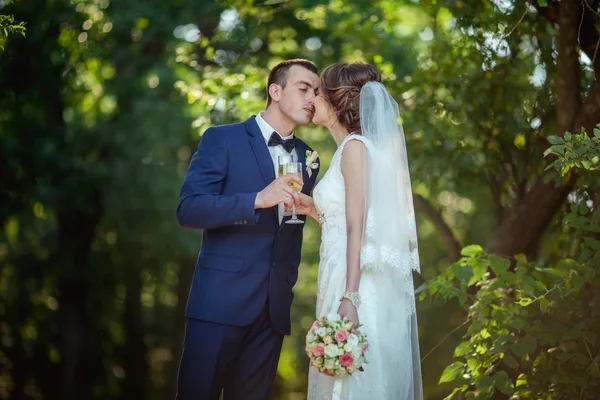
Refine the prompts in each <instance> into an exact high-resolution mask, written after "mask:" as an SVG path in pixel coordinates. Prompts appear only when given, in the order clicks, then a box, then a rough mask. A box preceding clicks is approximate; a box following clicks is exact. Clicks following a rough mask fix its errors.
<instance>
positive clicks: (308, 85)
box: [296, 81, 319, 96]
mask: <svg viewBox="0 0 600 400" xmlns="http://www.w3.org/2000/svg"><path fill="white" fill-rule="evenodd" d="M296 86H297V87H298V88H299V89H300V91H301V92H303V93H306V92H308V90H309V89H312V90H314V92H315V96H318V95H319V87H318V86H313V85H312V84H311V83H310V82H306V81H298V82H296Z"/></svg>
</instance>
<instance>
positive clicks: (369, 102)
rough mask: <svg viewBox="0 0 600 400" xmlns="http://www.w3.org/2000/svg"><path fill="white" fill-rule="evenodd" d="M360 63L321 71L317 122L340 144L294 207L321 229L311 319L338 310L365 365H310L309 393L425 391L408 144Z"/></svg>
mask: <svg viewBox="0 0 600 400" xmlns="http://www.w3.org/2000/svg"><path fill="white" fill-rule="evenodd" d="M380 82H381V74H380V73H379V71H378V70H377V69H376V68H375V67H373V66H371V65H365V64H359V63H356V64H334V65H331V66H329V67H327V68H326V69H325V70H324V71H323V73H322V75H321V89H320V90H321V94H320V95H319V97H318V98H317V99H316V100H315V115H314V118H313V122H314V123H315V124H319V125H323V126H325V127H327V128H328V129H329V131H330V133H331V136H332V137H333V139H334V140H335V142H336V144H337V145H338V148H337V150H336V152H335V154H334V155H333V158H332V160H331V164H330V167H329V170H328V171H327V172H326V173H325V175H324V176H323V178H322V179H321V181H320V182H319V184H318V185H317V186H316V187H315V189H314V191H313V196H314V198H313V199H311V198H310V197H308V196H304V195H303V196H302V197H301V200H300V204H299V207H298V210H299V211H301V212H302V213H304V214H307V215H310V216H312V217H313V218H315V219H316V220H317V221H318V222H319V223H320V225H321V228H322V239H321V240H322V241H321V250H320V263H319V276H318V289H317V310H316V314H317V315H316V316H317V318H321V317H323V316H325V315H327V314H329V313H330V312H337V313H338V314H339V315H340V316H342V317H344V316H345V317H348V318H349V319H350V320H351V321H353V322H355V323H360V324H362V325H363V326H362V328H361V330H362V331H364V332H366V333H367V335H368V341H369V345H370V347H369V351H368V352H367V354H366V356H367V359H368V364H366V365H365V366H364V372H356V373H354V374H353V375H351V376H345V377H335V378H331V377H328V376H325V375H323V374H320V373H319V372H318V371H317V370H316V369H314V368H312V367H311V368H310V373H309V387H308V399H309V400H320V399H323V400H332V399H334V400H337V399H339V400H396V399H398V400H414V399H419V400H420V399H422V398H423V393H422V383H421V368H420V361H419V344H418V337H417V321H416V314H415V298H414V288H413V279H412V271H419V256H418V250H417V235H416V226H415V215H414V206H413V202H412V190H411V186H410V176H409V171H408V163H407V155H406V144H405V141H404V133H403V129H402V125H401V123H400V115H399V111H398V104H397V103H396V102H395V101H394V99H393V98H392V97H391V96H390V95H389V93H388V92H387V90H386V88H385V86H383V85H382V84H381V83H380Z"/></svg>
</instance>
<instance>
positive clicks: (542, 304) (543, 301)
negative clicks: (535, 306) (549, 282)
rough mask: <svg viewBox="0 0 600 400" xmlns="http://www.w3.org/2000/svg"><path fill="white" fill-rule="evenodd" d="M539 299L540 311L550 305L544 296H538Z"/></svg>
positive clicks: (543, 310)
mask: <svg viewBox="0 0 600 400" xmlns="http://www.w3.org/2000/svg"><path fill="white" fill-rule="evenodd" d="M538 299H539V301H540V310H541V311H542V312H545V311H546V310H547V309H548V307H550V302H549V301H548V299H547V298H546V296H543V295H542V296H540V297H538Z"/></svg>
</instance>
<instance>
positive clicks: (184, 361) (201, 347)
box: [177, 302, 283, 400]
mask: <svg viewBox="0 0 600 400" xmlns="http://www.w3.org/2000/svg"><path fill="white" fill-rule="evenodd" d="M282 342H283V335H280V334H277V333H275V332H274V331H273V328H272V326H271V321H270V319H269V307H268V302H267V304H265V307H264V308H263V310H262V312H261V313H260V315H259V316H258V318H257V319H256V321H254V322H253V323H252V324H251V325H248V326H244V327H239V326H230V325H221V324H215V323H212V322H207V321H201V320H197V319H192V318H188V319H187V321H186V326H185V342H184V349H183V354H182V356H181V363H180V364H179V376H178V382H177V391H178V393H177V400H219V396H220V395H221V391H222V392H223V400H254V399H255V400H266V399H268V396H269V391H270V389H271V386H272V385H273V380H274V379H275V373H276V371H277V363H278V362H279V355H280V353H281V344H282Z"/></svg>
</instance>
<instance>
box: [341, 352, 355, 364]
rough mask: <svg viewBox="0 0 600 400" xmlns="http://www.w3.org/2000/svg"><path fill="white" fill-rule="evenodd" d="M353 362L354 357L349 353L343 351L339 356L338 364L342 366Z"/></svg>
mask: <svg viewBox="0 0 600 400" xmlns="http://www.w3.org/2000/svg"><path fill="white" fill-rule="evenodd" d="M353 362H354V357H352V354H350V353H344V354H342V355H341V356H340V364H341V365H342V367H347V366H348V365H352V363H353Z"/></svg>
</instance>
